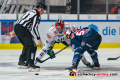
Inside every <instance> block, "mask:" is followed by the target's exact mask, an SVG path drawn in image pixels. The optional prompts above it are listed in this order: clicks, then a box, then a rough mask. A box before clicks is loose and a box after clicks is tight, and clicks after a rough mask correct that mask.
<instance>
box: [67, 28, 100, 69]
mask: <svg viewBox="0 0 120 80" xmlns="http://www.w3.org/2000/svg"><path fill="white" fill-rule="evenodd" d="M65 37H66V39H67V40H68V41H69V42H71V46H74V49H76V50H75V51H74V57H73V60H72V66H71V67H68V68H66V69H65V70H69V71H73V70H77V66H78V64H79V62H80V60H81V56H82V55H83V53H84V52H85V51H87V52H88V53H89V54H90V56H91V58H92V61H93V64H92V65H90V66H89V67H92V68H95V69H101V68H100V64H99V61H98V54H97V52H95V50H97V49H98V47H99V45H100V43H101V39H102V38H101V35H100V34H99V33H98V32H97V31H96V30H94V29H93V28H90V27H85V28H82V29H78V30H76V31H74V32H72V31H71V30H66V32H65Z"/></svg>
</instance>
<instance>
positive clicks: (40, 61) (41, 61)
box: [36, 46, 68, 63]
mask: <svg viewBox="0 0 120 80" xmlns="http://www.w3.org/2000/svg"><path fill="white" fill-rule="evenodd" d="M67 47H68V46H66V47H64V48H63V49H61V50H59V51H58V52H56V53H55V55H56V54H58V53H59V52H61V51H63V50H64V49H66V48H67ZM48 59H50V57H48V58H47V59H45V60H39V59H38V58H36V60H37V62H39V63H43V62H45V61H47V60H48Z"/></svg>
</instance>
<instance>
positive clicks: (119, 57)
mask: <svg viewBox="0 0 120 80" xmlns="http://www.w3.org/2000/svg"><path fill="white" fill-rule="evenodd" d="M118 58H120V56H119V57H116V58H108V60H116V59H118Z"/></svg>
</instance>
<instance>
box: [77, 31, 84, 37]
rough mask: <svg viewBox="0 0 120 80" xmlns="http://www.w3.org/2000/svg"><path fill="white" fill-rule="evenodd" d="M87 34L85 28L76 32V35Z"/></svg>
mask: <svg viewBox="0 0 120 80" xmlns="http://www.w3.org/2000/svg"><path fill="white" fill-rule="evenodd" d="M84 34H85V30H78V31H77V32H76V36H82V35H84Z"/></svg>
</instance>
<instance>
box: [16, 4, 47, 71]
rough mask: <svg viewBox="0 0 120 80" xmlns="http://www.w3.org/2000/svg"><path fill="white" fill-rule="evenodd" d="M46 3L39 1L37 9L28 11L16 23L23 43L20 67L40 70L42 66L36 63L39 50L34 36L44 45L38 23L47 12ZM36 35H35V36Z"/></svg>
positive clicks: (18, 34) (19, 37) (17, 32)
mask: <svg viewBox="0 0 120 80" xmlns="http://www.w3.org/2000/svg"><path fill="white" fill-rule="evenodd" d="M45 10H46V6H45V4H43V3H42V2H41V3H37V5H36V9H34V10H30V11H27V12H26V13H25V14H24V15H23V16H22V17H21V18H20V19H19V20H17V22H16V24H15V28H14V31H15V34H16V35H17V37H18V39H19V40H20V42H21V43H22V45H23V50H22V54H21V55H20V57H19V62H18V68H19V69H23V68H26V69H27V68H29V69H28V70H29V71H30V72H34V71H39V69H40V67H39V66H35V65H34V59H35V53H36V50H37V46H36V43H35V41H34V38H35V37H36V38H37V40H38V44H39V46H41V47H42V45H43V44H42V41H41V38H40V35H39V32H38V25H39V23H40V20H41V15H42V14H44V13H45ZM33 35H34V37H33Z"/></svg>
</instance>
